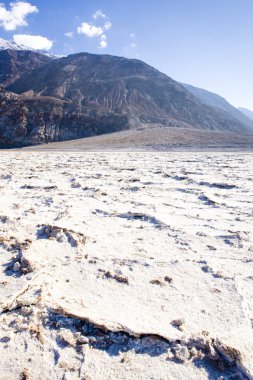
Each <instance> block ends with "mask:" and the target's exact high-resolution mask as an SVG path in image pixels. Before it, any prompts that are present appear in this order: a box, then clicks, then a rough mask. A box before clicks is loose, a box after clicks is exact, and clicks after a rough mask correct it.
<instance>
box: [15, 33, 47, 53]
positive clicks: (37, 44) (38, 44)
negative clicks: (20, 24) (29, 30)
mask: <svg viewBox="0 0 253 380" xmlns="http://www.w3.org/2000/svg"><path fill="white" fill-rule="evenodd" d="M13 40H14V42H16V44H19V45H24V46H26V47H28V48H30V49H35V50H50V49H51V48H52V46H53V41H51V40H49V39H48V38H46V37H42V36H31V35H28V34H15V35H14V36H13Z"/></svg>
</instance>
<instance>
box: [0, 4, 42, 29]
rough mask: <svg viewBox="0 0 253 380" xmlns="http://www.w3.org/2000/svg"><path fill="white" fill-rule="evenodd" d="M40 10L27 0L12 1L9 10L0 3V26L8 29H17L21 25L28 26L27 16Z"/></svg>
mask: <svg viewBox="0 0 253 380" xmlns="http://www.w3.org/2000/svg"><path fill="white" fill-rule="evenodd" d="M38 11H39V10H38V8H37V7H36V6H35V5H32V4H30V3H27V2H25V1H18V2H13V3H10V9H9V10H8V9H6V7H5V5H4V4H1V3H0V26H1V27H2V28H4V30H6V31H11V30H16V29H17V28H18V27H19V26H27V25H28V23H27V20H26V18H27V16H28V15H29V14H32V13H37V12H38Z"/></svg>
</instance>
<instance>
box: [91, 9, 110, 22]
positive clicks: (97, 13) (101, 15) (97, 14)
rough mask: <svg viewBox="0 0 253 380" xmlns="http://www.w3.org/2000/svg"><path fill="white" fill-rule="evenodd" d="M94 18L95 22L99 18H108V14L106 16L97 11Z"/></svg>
mask: <svg viewBox="0 0 253 380" xmlns="http://www.w3.org/2000/svg"><path fill="white" fill-rule="evenodd" d="M92 17H93V18H94V20H96V19H97V18H99V17H102V18H106V17H107V16H106V14H104V13H103V12H102V11H101V10H100V9H99V10H97V11H96V12H95V13H94V14H93V16H92Z"/></svg>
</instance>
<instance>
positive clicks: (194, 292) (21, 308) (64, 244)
mask: <svg viewBox="0 0 253 380" xmlns="http://www.w3.org/2000/svg"><path fill="white" fill-rule="evenodd" d="M252 169H253V155H252V153H241V152H223V153H221V152H197V153H194V152H164V153H161V152H111V153H108V152H101V153H98V152H90V153H89V152H32V151H27V152H26V151H23V152H22V151H16V152H15V151H3V152H1V153H0V178H1V183H0V231H1V233H0V260H1V265H0V352H1V355H0V379H1V380H16V379H17V380H18V379H22V380H23V379H27V380H28V379H35V380H39V379H41V380H42V379H43V380H51V379H52V380H53V379H55V380H58V379H62V380H74V379H83V380H91V379H92V380H93V379H94V380H100V379H103V380H107V379H108V380H109V379H126V380H130V379H131V380H132V379H143V380H144V379H150V380H151V379H152V380H164V379H170V380H174V379H180V380H181V379H182V380H183V379H185V380H186V379H187V380H189V379H198V380H202V379H203V380H207V379H209V380H215V379H217V380H218V379H219V380H222V379H226V380H228V379H253V265H252V264H253V228H252V227H253V204H252V199H253V177H252Z"/></svg>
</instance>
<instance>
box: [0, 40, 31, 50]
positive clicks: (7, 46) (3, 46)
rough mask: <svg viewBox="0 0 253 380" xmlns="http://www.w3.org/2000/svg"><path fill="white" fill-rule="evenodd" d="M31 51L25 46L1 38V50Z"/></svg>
mask: <svg viewBox="0 0 253 380" xmlns="http://www.w3.org/2000/svg"><path fill="white" fill-rule="evenodd" d="M7 49H10V50H29V49H28V48H27V47H25V46H24V45H18V44H16V42H14V41H7V40H4V39H3V38H1V37H0V50H7Z"/></svg>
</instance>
